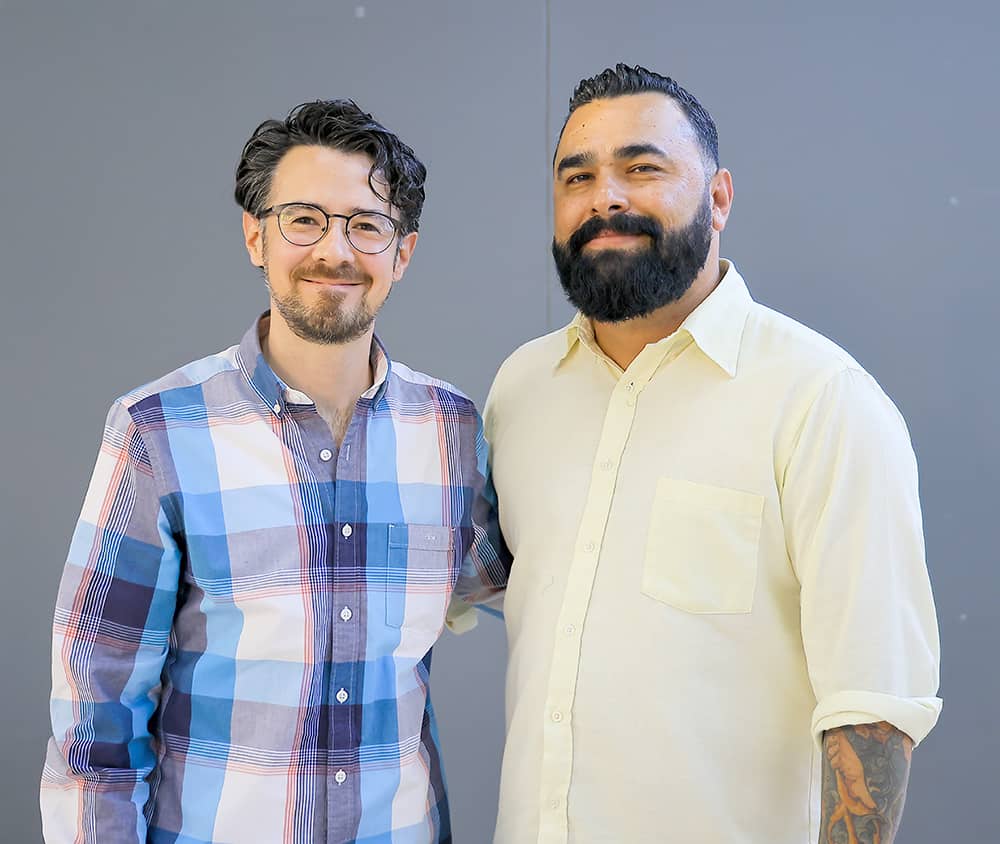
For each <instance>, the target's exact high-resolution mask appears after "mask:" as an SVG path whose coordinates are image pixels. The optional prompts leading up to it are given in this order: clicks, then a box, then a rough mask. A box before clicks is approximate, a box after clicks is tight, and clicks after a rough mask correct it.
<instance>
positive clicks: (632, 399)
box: [625, 396, 635, 407]
mask: <svg viewBox="0 0 1000 844" xmlns="http://www.w3.org/2000/svg"><path fill="white" fill-rule="evenodd" d="M625 404H627V405H628V406H629V407H635V396H629V397H628V398H627V399H625Z"/></svg>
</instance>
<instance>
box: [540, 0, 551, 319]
mask: <svg viewBox="0 0 1000 844" xmlns="http://www.w3.org/2000/svg"><path fill="white" fill-rule="evenodd" d="M542 123H543V125H544V127H545V144H544V146H543V148H542V149H543V153H542V161H544V162H546V169H545V173H546V176H545V178H544V179H543V180H542V184H543V185H545V195H544V198H543V199H544V203H545V204H544V206H543V207H544V208H545V226H546V234H547V235H548V236H549V237H551V234H552V226H553V220H552V200H551V198H550V196H549V194H550V191H549V178H550V175H549V169H550V168H549V167H548V160H549V141H550V140H551V135H552V0H545V119H544V120H543V121H542ZM544 242H545V241H544V240H543V243H544ZM544 266H545V268H546V269H545V272H544V273H543V275H542V284H543V285H544V286H545V333H546V334H547V333H548V332H550V331H551V330H552V282H553V278H552V263H551V261H549V260H547V259H546V261H545V264H544Z"/></svg>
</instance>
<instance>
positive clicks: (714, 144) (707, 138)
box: [559, 62, 719, 170]
mask: <svg viewBox="0 0 1000 844" xmlns="http://www.w3.org/2000/svg"><path fill="white" fill-rule="evenodd" d="M647 91H657V92H659V93H661V94H665V95H666V96H668V97H670V98H671V99H672V100H673V101H674V102H676V103H677V105H678V106H680V109H681V111H683V112H684V115H685V117H687V119H688V123H690V124H691V128H692V129H694V132H695V135H697V137H698V143H699V144H700V145H701V149H702V152H703V153H704V155H705V157H706V161H707V162H708V163H710V164H713V165H715V167H714V169H716V170H717V169H718V168H719V133H718V132H717V131H716V128H715V121H714V120H712V116H711V115H710V114H709V113H708V112H707V111H706V110H705V108H704V106H702V104H701V103H700V102H698V100H697V99H695V97H694V96H693V95H692V94H690V93H688V92H687V91H685V90H684V89H683V88H682V87H681V86H680V85H678V84H677V83H676V82H675V81H674V80H673V79H671V78H670V77H669V76H660V74H658V73H654V72H653V71H651V70H647V69H646V68H644V67H642V66H641V65H635V66H634V67H630V66H629V65H627V64H622V63H621V62H619V63H618V64H617V65H615V67H614V68H610V67H609V68H606V69H605V70H602V71H601V72H600V73H598V74H597V75H596V76H591V77H590V78H589V79H583V80H581V81H580V82H579V83H578V84H577V86H576V90H575V91H573V96H572V97H570V100H569V114H567V115H566V120H565V121H564V122H563V129H565V128H566V123H567V122H568V121H569V115H570V114H572V113H573V112H574V111H576V110H577V109H578V108H579V107H580V106H582V105H586V104H587V103H590V102H593V101H594V100H602V99H611V98H613V97H624V96H626V95H627V94H642V93H645V92H647ZM559 137H560V138H562V130H560V132H559Z"/></svg>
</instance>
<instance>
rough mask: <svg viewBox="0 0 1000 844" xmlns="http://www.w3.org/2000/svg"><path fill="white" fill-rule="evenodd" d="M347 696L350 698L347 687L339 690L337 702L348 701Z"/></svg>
mask: <svg viewBox="0 0 1000 844" xmlns="http://www.w3.org/2000/svg"><path fill="white" fill-rule="evenodd" d="M347 698H348V694H347V689H341V690H340V691H339V692H337V703H347Z"/></svg>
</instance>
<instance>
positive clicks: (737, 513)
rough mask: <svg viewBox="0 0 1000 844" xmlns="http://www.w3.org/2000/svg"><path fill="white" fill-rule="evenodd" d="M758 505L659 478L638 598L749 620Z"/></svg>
mask: <svg viewBox="0 0 1000 844" xmlns="http://www.w3.org/2000/svg"><path fill="white" fill-rule="evenodd" d="M763 512H764V498H763V496H761V495H757V494H755V493H752V492H742V491H740V490H736V489H727V488H725V487H717V486H709V485H707V484H696V483H693V482H691V481H683V480H678V479H675V478H660V480H659V481H658V482H657V486H656V496H655V498H654V499H653V509H652V513H651V515H650V521H649V535H648V538H647V541H646V556H645V560H644V561H643V567H642V585H641V589H642V592H643V594H644V595H648V596H649V597H650V598H655V599H656V600H657V601H661V602H662V603H664V604H668V605H669V606H671V607H675V608H677V609H679V610H684V611H685V612H690V613H748V612H750V610H751V608H752V606H753V596H754V588H755V586H756V583H757V552H758V546H759V543H760V528H761V518H762V515H763Z"/></svg>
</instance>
